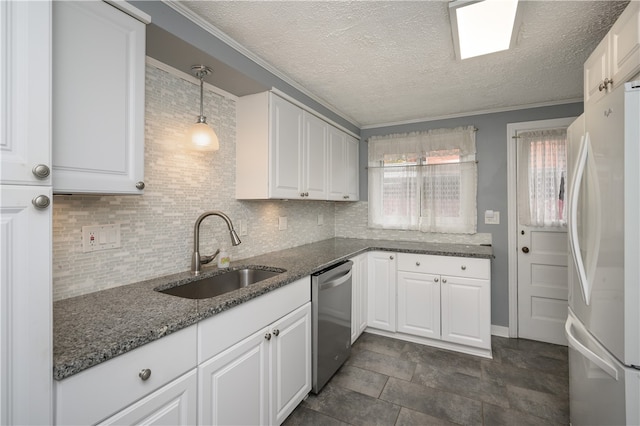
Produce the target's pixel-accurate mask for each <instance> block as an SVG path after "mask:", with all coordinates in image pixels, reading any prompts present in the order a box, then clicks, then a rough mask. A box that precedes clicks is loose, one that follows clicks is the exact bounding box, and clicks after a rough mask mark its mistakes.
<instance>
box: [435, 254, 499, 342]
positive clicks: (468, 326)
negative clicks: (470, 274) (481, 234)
mask: <svg viewBox="0 0 640 426" xmlns="http://www.w3.org/2000/svg"><path fill="white" fill-rule="evenodd" d="M487 262H488V261H487ZM441 281H442V286H441V299H440V303H441V305H440V308H441V311H442V340H446V341H448V342H453V343H460V344H462V345H468V346H474V347H478V348H484V349H490V348H491V286H490V283H489V280H488V279H474V278H463V277H453V276H448V275H443V276H442V278H441Z"/></svg>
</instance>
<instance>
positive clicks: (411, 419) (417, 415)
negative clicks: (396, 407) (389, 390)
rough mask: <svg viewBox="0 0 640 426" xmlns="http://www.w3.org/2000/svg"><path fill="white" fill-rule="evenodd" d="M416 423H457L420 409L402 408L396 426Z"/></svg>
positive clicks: (431, 425)
mask: <svg viewBox="0 0 640 426" xmlns="http://www.w3.org/2000/svg"><path fill="white" fill-rule="evenodd" d="M416 425H428V426H454V425H456V423H451V422H448V421H446V420H444V419H439V418H437V417H432V416H430V415H428V414H424V413H421V412H420V411H415V410H411V409H409V408H405V407H402V408H401V409H400V415H399V416H398V420H397V421H396V426H416Z"/></svg>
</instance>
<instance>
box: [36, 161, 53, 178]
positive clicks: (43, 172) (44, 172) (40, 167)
mask: <svg viewBox="0 0 640 426" xmlns="http://www.w3.org/2000/svg"><path fill="white" fill-rule="evenodd" d="M31 173H33V175H34V176H35V177H37V178H38V179H45V178H48V177H49V174H51V170H49V167H48V166H47V165H46V164H36V165H35V166H33V169H31Z"/></svg>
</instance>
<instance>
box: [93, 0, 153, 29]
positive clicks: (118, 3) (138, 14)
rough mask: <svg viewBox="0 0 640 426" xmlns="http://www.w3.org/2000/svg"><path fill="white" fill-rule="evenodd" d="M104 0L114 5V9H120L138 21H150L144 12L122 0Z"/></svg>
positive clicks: (144, 22) (147, 22)
mask: <svg viewBox="0 0 640 426" xmlns="http://www.w3.org/2000/svg"><path fill="white" fill-rule="evenodd" d="M104 1H105V3H107V4H109V5H111V6H113V7H115V8H116V9H119V10H121V11H122V12H124V13H126V14H127V15H129V16H131V17H132V18H135V19H137V20H138V21H140V22H142V23H143V24H145V25H146V24H150V23H151V16H149V15H148V14H146V13H144V12H143V11H141V10H140V9H138V8H137V7H135V6H132V5H130V4H129V3H127V2H126V1H122V0H104Z"/></svg>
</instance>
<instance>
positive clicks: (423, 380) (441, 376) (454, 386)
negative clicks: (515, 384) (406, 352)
mask: <svg viewBox="0 0 640 426" xmlns="http://www.w3.org/2000/svg"><path fill="white" fill-rule="evenodd" d="M411 381H412V382H413V383H417V384H420V385H423V386H428V387H432V388H435V389H442V390H445V391H447V392H451V393H455V394H458V395H462V396H464V397H467V398H471V399H476V400H478V401H482V402H488V403H490V404H495V405H499V406H502V407H505V408H509V400H508V399H507V388H506V386H504V385H501V384H499V383H497V382H495V381H490V380H483V379H482V378H481V377H477V376H469V375H467V374H463V373H458V372H457V371H451V370H449V369H448V368H441V367H438V366H433V365H428V364H418V366H417V367H416V371H415V373H414V374H413V379H411Z"/></svg>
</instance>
